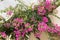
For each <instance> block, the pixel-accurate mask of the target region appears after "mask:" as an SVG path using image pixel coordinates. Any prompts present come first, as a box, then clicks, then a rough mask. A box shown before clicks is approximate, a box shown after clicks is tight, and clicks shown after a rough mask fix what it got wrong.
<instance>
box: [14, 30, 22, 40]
mask: <svg viewBox="0 0 60 40" xmlns="http://www.w3.org/2000/svg"><path fill="white" fill-rule="evenodd" d="M14 33H15V37H16V40H19V38H20V35H21V33H20V31H19V30H14Z"/></svg>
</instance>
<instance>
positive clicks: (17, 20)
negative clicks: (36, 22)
mask: <svg viewBox="0 0 60 40" xmlns="http://www.w3.org/2000/svg"><path fill="white" fill-rule="evenodd" d="M13 21H14V22H18V23H23V22H24V20H23V18H15V19H14V20H13Z"/></svg>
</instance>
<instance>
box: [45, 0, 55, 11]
mask: <svg viewBox="0 0 60 40" xmlns="http://www.w3.org/2000/svg"><path fill="white" fill-rule="evenodd" d="M45 8H46V9H47V10H48V11H49V12H50V11H52V9H55V8H56V5H52V3H51V0H46V2H45Z"/></svg>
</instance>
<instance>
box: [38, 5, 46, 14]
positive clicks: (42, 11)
mask: <svg viewBox="0 0 60 40" xmlns="http://www.w3.org/2000/svg"><path fill="white" fill-rule="evenodd" d="M37 13H38V15H45V13H46V10H45V8H44V6H38V10H37Z"/></svg>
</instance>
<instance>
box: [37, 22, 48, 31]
mask: <svg viewBox="0 0 60 40" xmlns="http://www.w3.org/2000/svg"><path fill="white" fill-rule="evenodd" d="M47 29H48V26H47V24H46V23H44V22H39V23H38V30H39V31H41V32H42V31H46V30H47Z"/></svg>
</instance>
